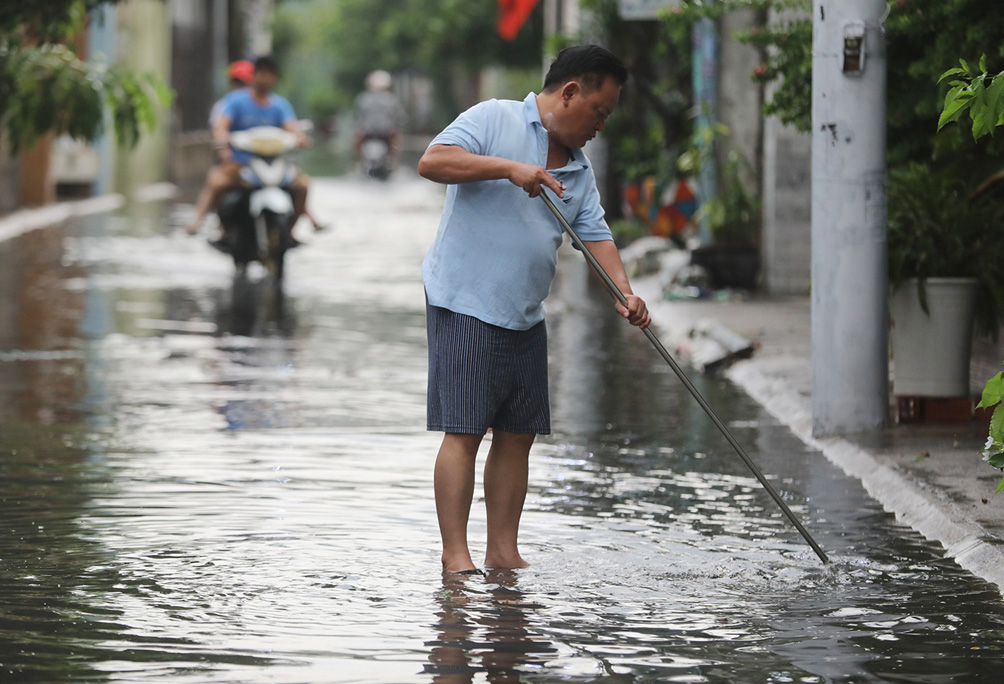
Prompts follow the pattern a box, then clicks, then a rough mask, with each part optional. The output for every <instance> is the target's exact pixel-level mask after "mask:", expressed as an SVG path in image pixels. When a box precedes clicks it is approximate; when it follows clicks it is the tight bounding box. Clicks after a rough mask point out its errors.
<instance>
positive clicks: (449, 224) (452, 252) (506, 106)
mask: <svg viewBox="0 0 1004 684" xmlns="http://www.w3.org/2000/svg"><path fill="white" fill-rule="evenodd" d="M432 145H458V146H460V147H462V148H464V149H465V150H467V151H468V152H473V153H474V154H480V155H486V156H491V157H503V158H505V159H511V160H513V161H520V162H524V163H527V164H534V165H537V166H546V163H547V131H546V130H545V129H544V126H543V125H542V124H541V121H540V114H539V112H538V111H537V97H536V95H535V94H534V93H530V94H529V95H527V96H526V99H525V100H523V101H522V102H517V101H514V100H489V101H487V102H482V103H480V104H477V105H475V106H474V107H471V108H470V109H468V110H467V111H466V112H464V113H463V114H461V115H460V116H459V117H457V120H456V121H454V122H453V123H452V124H450V125H449V126H448V127H447V128H446V129H445V130H444V131H443V132H442V133H440V134H439V135H438V136H436V138H435V139H434V140H433V141H432V143H430V147H431V146H432ZM550 173H551V174H552V175H553V176H554V177H555V178H557V179H558V180H559V181H561V182H563V183H564V184H565V192H564V195H565V196H564V197H563V198H561V199H558V198H557V197H556V196H554V195H552V199H554V200H555V204H556V205H557V206H558V208H559V209H560V210H561V211H562V213H563V214H564V215H565V218H566V219H568V222H569V223H571V224H572V227H573V228H575V230H576V232H577V233H578V234H579V236H580V237H581V238H582V239H583V240H588V241H594V240H595V241H598V240H609V239H611V235H610V228H609V227H608V226H607V224H606V221H605V220H604V219H603V208H602V207H601V206H600V196H599V192H598V191H597V190H596V179H595V177H594V176H593V169H592V167H591V166H590V165H589V160H587V159H586V157H585V155H584V154H583V153H582V150H581V149H579V148H575V149H573V150H572V155H571V160H570V161H569V163H568V164H567V165H566V166H565V167H563V168H560V169H551V170H550ZM547 192H550V191H549V190H548V191H547ZM561 239H562V231H561V226H560V225H559V224H558V222H557V220H556V219H555V218H554V216H553V215H552V214H551V212H550V210H549V209H548V208H547V205H545V204H544V202H543V200H541V199H540V198H531V197H530V196H529V195H527V194H526V191H524V190H523V189H522V188H519V187H517V186H515V185H513V184H512V183H510V182H509V181H508V180H505V179H502V180H493V181H478V182H473V183H461V184H459V185H450V186H449V188H448V190H447V193H446V205H445V207H444V208H443V218H442V220H441V221H440V224H439V233H438V234H437V235H436V239H435V241H434V242H433V243H432V247H431V248H430V249H429V253H428V254H427V255H426V257H425V261H424V262H423V264H422V277H423V279H424V281H425V291H426V293H427V294H428V298H429V303H430V304H432V305H433V306H439V307H442V308H445V309H449V310H450V311H455V312H457V313H462V314H467V315H469V316H474V317H475V318H478V319H479V320H482V321H484V322H485V323H491V324H492V325H498V326H501V327H503V328H509V329H512V330H527V329H529V328H531V327H533V326H534V325H536V324H537V323H539V322H540V321H542V320H544V307H543V301H544V298H545V297H547V293H548V291H549V290H550V288H551V281H552V280H553V279H554V270H555V265H556V264H557V260H558V254H557V250H558V247H559V246H560V245H561Z"/></svg>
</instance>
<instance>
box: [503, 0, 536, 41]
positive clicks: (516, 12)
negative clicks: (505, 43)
mask: <svg viewBox="0 0 1004 684" xmlns="http://www.w3.org/2000/svg"><path fill="white" fill-rule="evenodd" d="M536 5H537V0H499V16H498V21H497V22H496V24H495V26H496V28H497V29H498V32H499V35H500V36H502V37H503V38H504V39H505V40H512V39H514V38H515V37H516V34H517V33H519V30H520V29H521V28H523V24H525V23H526V20H527V18H528V17H529V16H530V12H532V11H533V8H534V7H535V6H536Z"/></svg>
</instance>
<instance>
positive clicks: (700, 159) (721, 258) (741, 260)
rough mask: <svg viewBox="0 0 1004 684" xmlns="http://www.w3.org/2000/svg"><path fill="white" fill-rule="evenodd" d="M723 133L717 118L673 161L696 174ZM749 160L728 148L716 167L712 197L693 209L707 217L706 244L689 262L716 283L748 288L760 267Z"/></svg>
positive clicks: (757, 202) (757, 208)
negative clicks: (750, 188) (705, 272)
mask: <svg viewBox="0 0 1004 684" xmlns="http://www.w3.org/2000/svg"><path fill="white" fill-rule="evenodd" d="M727 134H728V129H727V128H726V127H725V126H723V125H721V124H717V125H715V126H713V127H711V128H710V129H707V130H706V131H703V138H698V136H695V141H694V143H693V144H692V145H691V147H690V148H689V149H688V150H687V151H685V152H684V153H683V154H682V155H680V159H679V161H678V163H677V165H678V167H679V169H680V170H681V171H683V172H684V173H687V174H689V175H693V176H696V175H698V174H699V172H700V169H701V166H702V165H703V164H704V163H705V162H706V160H707V158H708V156H710V154H711V150H712V148H713V145H714V142H715V139H716V138H717V137H719V136H724V135H727ZM753 177H754V173H753V169H752V167H751V166H750V163H749V161H748V160H747V159H746V158H745V157H744V156H743V155H742V154H740V152H739V151H738V150H736V149H730V150H729V151H728V152H727V154H726V155H725V158H724V160H723V161H722V163H721V164H720V165H719V166H718V169H717V183H716V186H717V187H716V189H715V194H714V196H713V197H710V198H707V199H704V200H702V202H701V206H700V208H699V209H698V211H697V214H696V215H695V219H697V220H698V221H701V220H706V221H707V225H708V230H709V232H710V234H711V245H707V246H704V247H700V248H698V249H695V250H694V251H693V252H692V254H691V259H692V262H693V263H695V264H699V265H701V266H704V267H705V268H706V269H707V270H708V275H709V276H710V278H711V282H712V284H713V285H714V286H715V287H738V288H743V289H753V288H754V286H755V284H756V276H757V274H758V272H759V270H760V248H759V244H760V229H761V223H762V221H761V219H762V215H761V203H760V198H759V196H758V195H757V193H756V192H754V191H751V190H749V189H748V188H749V186H750V185H751V183H750V181H749V180H748V179H750V178H753Z"/></svg>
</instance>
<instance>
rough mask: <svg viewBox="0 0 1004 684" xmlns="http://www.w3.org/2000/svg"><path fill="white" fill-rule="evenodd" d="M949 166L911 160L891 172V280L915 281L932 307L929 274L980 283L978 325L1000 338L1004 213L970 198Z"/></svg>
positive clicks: (994, 205) (898, 283) (1003, 308)
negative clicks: (935, 166) (941, 168)
mask: <svg viewBox="0 0 1004 684" xmlns="http://www.w3.org/2000/svg"><path fill="white" fill-rule="evenodd" d="M969 194H970V193H969V190H968V188H967V187H966V185H965V183H964V182H963V181H961V180H959V179H958V177H957V176H956V175H954V174H953V173H952V172H951V170H944V171H935V170H933V169H931V167H929V166H927V165H923V164H911V165H910V166H908V167H906V168H904V169H898V170H894V171H892V172H890V174H889V219H888V220H889V223H888V225H889V228H888V235H887V249H888V255H889V282H890V285H891V286H892V288H893V289H894V290H896V289H898V288H900V287H902V286H903V285H904V284H905V283H907V281H915V282H914V285H915V287H916V288H917V294H918V297H919V299H920V302H921V305H922V306H923V308H924V309H925V311H926V310H927V309H928V305H927V299H928V298H927V283H928V279H930V278H975V279H976V280H977V281H978V287H977V304H976V323H977V329H978V330H979V331H980V332H982V333H986V334H990V335H994V336H996V333H997V330H998V326H999V325H1000V322H1001V319H1002V315H1004V270H1002V269H1001V263H1004V261H1002V259H1004V232H1002V230H1001V227H1002V225H1004V211H1002V206H1001V203H1000V202H996V201H991V200H990V199H989V198H988V199H986V200H984V199H978V200H971V199H970V197H969Z"/></svg>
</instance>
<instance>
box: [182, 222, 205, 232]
mask: <svg viewBox="0 0 1004 684" xmlns="http://www.w3.org/2000/svg"><path fill="white" fill-rule="evenodd" d="M201 225H202V219H199V220H198V221H192V222H191V223H189V224H188V225H187V226H185V232H186V233H188V234H189V235H195V234H196V233H198V232H199V226H201Z"/></svg>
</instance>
